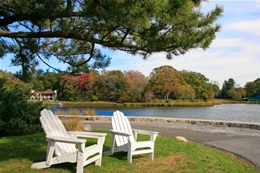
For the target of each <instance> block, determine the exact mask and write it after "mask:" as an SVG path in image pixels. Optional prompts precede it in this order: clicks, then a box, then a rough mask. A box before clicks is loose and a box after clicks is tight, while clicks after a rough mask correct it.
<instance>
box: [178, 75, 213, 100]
mask: <svg viewBox="0 0 260 173" xmlns="http://www.w3.org/2000/svg"><path fill="white" fill-rule="evenodd" d="M181 74H182V76H183V78H184V80H185V82H186V83H187V84H189V85H190V86H191V87H192V88H193V89H194V90H195V93H196V98H197V99H203V100H208V99H213V97H214V93H213V89H212V86H211V84H210V83H208V81H209V79H208V78H206V77H205V76H204V75H203V74H201V73H198V72H192V71H186V70H182V71H181Z"/></svg>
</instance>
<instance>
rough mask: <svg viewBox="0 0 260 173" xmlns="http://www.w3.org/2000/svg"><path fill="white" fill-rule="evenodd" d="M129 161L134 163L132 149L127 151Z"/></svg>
mask: <svg viewBox="0 0 260 173" xmlns="http://www.w3.org/2000/svg"><path fill="white" fill-rule="evenodd" d="M127 161H128V163H130V164H131V163H132V151H131V150H130V151H128V153H127Z"/></svg>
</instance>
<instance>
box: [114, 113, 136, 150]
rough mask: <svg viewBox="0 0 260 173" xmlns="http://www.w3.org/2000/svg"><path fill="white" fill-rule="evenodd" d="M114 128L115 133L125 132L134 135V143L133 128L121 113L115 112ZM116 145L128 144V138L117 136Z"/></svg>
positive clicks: (132, 138)
mask: <svg viewBox="0 0 260 173" xmlns="http://www.w3.org/2000/svg"><path fill="white" fill-rule="evenodd" d="M112 128H113V130H115V131H119V132H125V133H130V134H132V135H131V136H130V142H134V141H135V140H134V137H133V131H132V127H131V125H130V123H129V120H128V119H127V117H126V116H125V115H124V114H123V113H122V112H120V111H115V112H114V113H113V116H112ZM115 139H116V144H117V146H121V145H124V144H127V143H128V137H126V136H119V135H116V137H115Z"/></svg>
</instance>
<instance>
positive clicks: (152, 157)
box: [149, 152, 154, 160]
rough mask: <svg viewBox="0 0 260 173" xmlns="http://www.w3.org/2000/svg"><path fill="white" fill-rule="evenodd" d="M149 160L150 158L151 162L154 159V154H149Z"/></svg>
mask: <svg viewBox="0 0 260 173" xmlns="http://www.w3.org/2000/svg"><path fill="white" fill-rule="evenodd" d="M149 158H150V159H151V160H153V159H154V152H152V153H151V154H149Z"/></svg>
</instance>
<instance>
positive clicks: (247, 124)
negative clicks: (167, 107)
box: [58, 115, 260, 130]
mask: <svg viewBox="0 0 260 173" xmlns="http://www.w3.org/2000/svg"><path fill="white" fill-rule="evenodd" d="M58 116H59V117H60V119H62V120H64V119H66V118H68V117H70V118H71V117H75V118H80V119H82V120H86V121H103V122H108V121H111V116H73V115H58ZM128 119H129V121H134V122H147V123H149V122H160V123H162V122H163V123H184V124H191V125H211V126H219V127H220V126H225V127H237V128H248V129H255V130H260V123H254V122H238V121H219V120H201V119H182V118H158V117H131V116H129V117H128Z"/></svg>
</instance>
